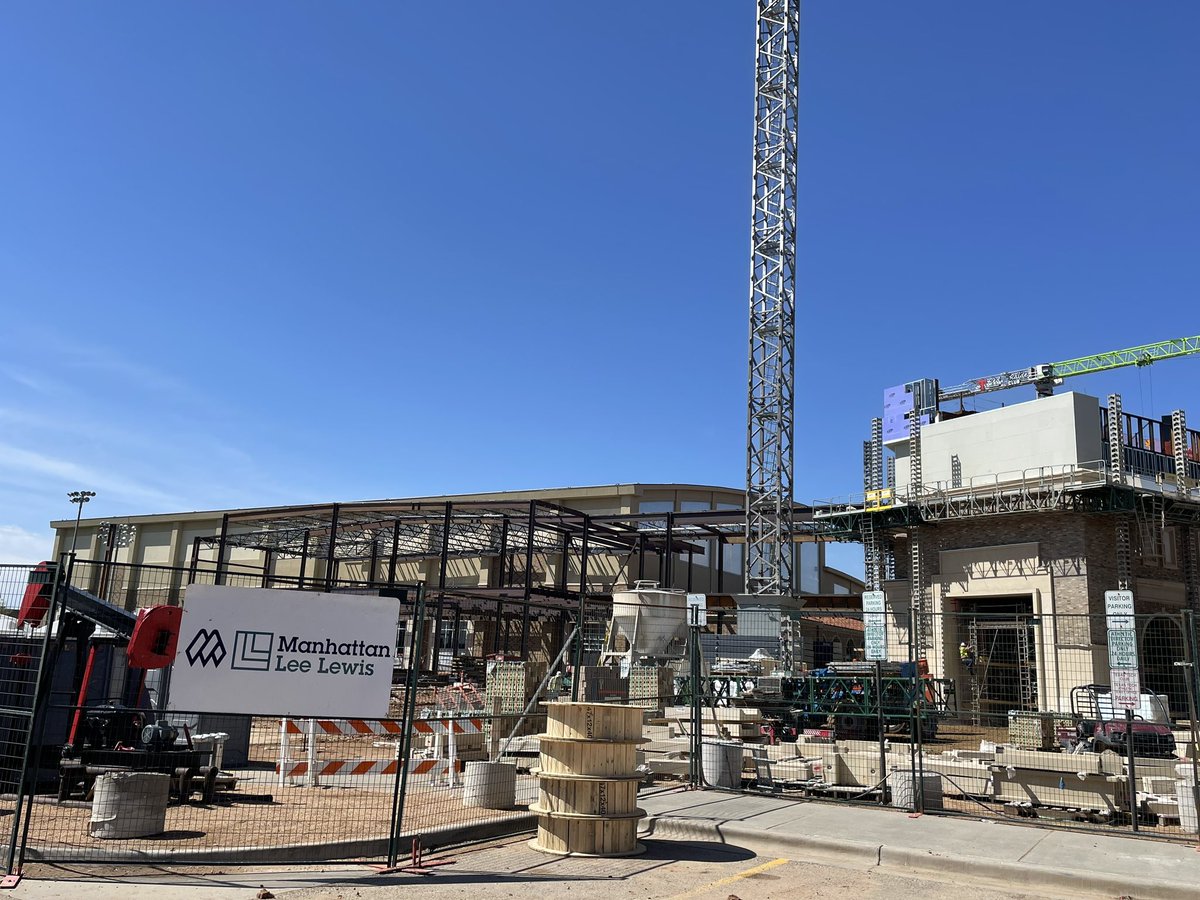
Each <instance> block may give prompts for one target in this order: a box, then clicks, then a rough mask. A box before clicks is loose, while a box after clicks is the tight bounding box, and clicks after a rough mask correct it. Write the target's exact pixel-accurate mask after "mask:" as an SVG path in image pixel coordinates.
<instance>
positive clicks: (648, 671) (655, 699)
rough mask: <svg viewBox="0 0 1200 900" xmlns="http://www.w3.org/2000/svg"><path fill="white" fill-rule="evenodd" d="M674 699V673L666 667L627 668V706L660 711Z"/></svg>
mask: <svg viewBox="0 0 1200 900" xmlns="http://www.w3.org/2000/svg"><path fill="white" fill-rule="evenodd" d="M674 699H675V673H674V672H673V671H672V670H671V669H670V668H668V667H667V666H631V667H630V668H629V704H630V705H631V706H640V707H643V708H644V709H662V708H663V707H664V706H669V705H671V703H672V701H673V700H674Z"/></svg>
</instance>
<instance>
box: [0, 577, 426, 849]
mask: <svg viewBox="0 0 1200 900" xmlns="http://www.w3.org/2000/svg"><path fill="white" fill-rule="evenodd" d="M63 565H64V567H65V566H69V562H67V561H64V564H63ZM64 572H65V574H64V580H65V581H68V582H70V583H71V584H73V585H75V586H76V587H80V586H81V584H92V585H93V586H95V587H97V589H98V587H99V585H98V584H93V582H92V580H90V579H89V578H88V576H87V573H86V567H85V571H84V573H82V575H81V573H80V572H79V571H78V570H76V571H74V572H71V571H69V569H66V568H64ZM5 574H7V573H5ZM28 574H29V573H27V572H24V573H16V574H15V575H13V576H12V577H11V578H10V579H9V580H13V581H16V580H19V579H26V580H27V579H28ZM160 574H161V575H163V576H164V577H163V578H162V579H161V583H166V582H167V581H169V579H170V578H171V577H173V576H174V575H175V574H177V573H176V572H174V571H172V570H163V571H162V572H161V573H160V572H158V571H155V570H151V571H144V572H138V573H137V577H136V579H135V581H136V583H137V584H139V585H141V586H142V588H141V589H139V591H138V592H137V594H135V595H133V596H131V595H129V593H128V592H127V591H126V590H125V589H121V590H118V591H117V593H116V594H112V595H111V599H112V601H114V602H113V606H114V607H115V606H117V605H118V603H126V602H127V603H128V604H129V605H130V606H135V605H136V604H137V603H138V602H141V601H147V602H149V603H156V602H160V601H162V600H163V599H164V596H163V595H162V594H161V593H160V592H158V591H157V590H151V589H147V587H148V586H153V585H154V584H156V577H157V576H159V575H160ZM114 584H119V581H110V582H109V585H114ZM4 585H5V587H4V588H3V589H4V590H5V594H6V596H5V600H6V602H7V600H8V597H7V594H8V593H10V592H11V591H12V590H16V589H17V588H9V587H8V586H7V582H4ZM18 586H19V587H20V588H21V589H22V590H23V589H24V587H23V585H18ZM84 589H85V590H86V588H84ZM111 590H115V589H114V588H110V591H111ZM411 594H412V599H408V600H402V601H401V617H402V618H403V617H405V616H407V617H408V618H409V619H413V618H416V619H419V618H420V616H421V612H420V605H421V604H420V601H419V599H418V598H419V589H417V588H416V586H412V590H411ZM63 596H64V597H66V596H67V595H66V593H65V592H64V594H63ZM93 596H94V595H93ZM68 599H70V603H66V605H65V607H64V606H63V604H58V605H57V606H55V607H52V608H51V610H50V613H49V615H48V616H47V618H46V622H45V626H46V627H48V628H49V630H50V633H51V635H52V637H51V640H50V641H49V644H48V653H47V666H46V670H47V671H46V676H45V677H44V679H43V683H42V691H43V695H44V697H45V714H44V716H41V717H40V720H39V726H40V723H41V721H44V723H45V727H44V728H42V727H38V728H35V729H34V730H33V731H32V732H29V731H28V729H23V731H24V733H27V734H32V736H33V740H34V744H35V748H34V751H33V756H34V757H35V758H36V759H37V760H40V765H38V764H34V765H31V766H30V767H29V768H28V772H29V775H28V777H27V779H26V783H27V786H28V788H29V791H28V794H29V803H28V817H27V829H28V841H27V846H26V847H25V851H26V852H25V854H24V858H26V859H34V860H55V861H91V862H105V863H123V862H147V861H156V862H162V863H170V862H175V863H201V864H208V863H218V862H221V863H234V862H237V863H258V862H274V861H281V860H288V861H295V862H303V861H311V862H318V861H324V860H330V859H347V858H368V859H369V858H375V859H379V860H381V861H387V860H393V859H395V857H396V854H397V852H398V851H397V846H398V845H397V836H398V833H399V822H400V819H401V815H402V810H403V792H402V790H401V787H402V784H403V781H404V779H405V778H406V777H407V776H408V774H409V773H408V771H407V770H406V769H407V767H406V766H402V765H399V764H398V763H399V761H400V760H403V759H407V758H408V756H409V754H410V752H411V749H412V747H413V746H415V744H416V742H417V741H418V740H421V739H422V737H423V734H424V731H426V730H428V729H418V728H417V727H415V726H414V725H413V723H412V716H413V709H414V702H415V699H416V683H417V681H418V677H417V674H418V673H415V672H412V671H411V670H408V669H404V668H400V667H397V669H396V670H395V671H394V673H393V687H392V691H391V699H390V704H389V713H388V715H389V718H386V719H381V720H378V721H377V722H374V723H373V724H371V725H370V726H364V727H360V728H357V730H356V729H355V728H354V727H347V729H346V730H343V731H340V732H336V733H325V732H322V733H321V735H320V738H319V739H315V740H313V739H308V738H309V737H310V736H309V735H308V734H307V733H306V732H305V729H306V728H307V729H311V728H319V727H320V724H321V723H320V722H319V721H317V722H313V721H310V720H299V721H298V722H297V721H294V720H290V719H282V718H280V717H274V716H260V715H253V716H252V715H239V714H222V713H213V712H188V711H186V710H182V711H181V710H175V709H172V710H170V711H169V712H167V713H165V714H163V713H162V712H161V711H160V708H161V703H160V697H161V696H162V694H163V692H164V691H165V690H166V683H165V682H166V679H164V677H163V672H164V670H152V669H151V670H143V669H136V668H131V666H130V665H129V662H128V657H127V655H126V653H125V645H126V643H127V641H128V634H125V633H122V631H121V630H120V629H118V631H117V632H112V633H110V631H109V630H107V629H105V628H103V627H98V626H97V625H96V624H95V622H94V621H89V619H88V615H89V614H90V613H93V612H94V613H97V614H98V615H99V617H100V618H102V619H103V618H104V617H105V616H113V619H112V621H113V622H115V623H117V625H118V626H119V625H120V624H121V622H123V621H124V620H122V619H120V617H119V616H117V615H115V614H114V613H112V612H111V608H106V607H104V606H103V605H99V606H97V605H93V606H87V605H86V604H87V602H90V601H87V598H86V597H82V599H81V595H78V594H74V595H70V597H69V598H68ZM166 599H169V598H166ZM328 602H330V603H336V602H337V598H336V597H330V598H329V601H328ZM72 603H73V604H76V605H75V606H74V607H72V606H71V604H72ZM81 604H83V605H81ZM125 615H128V614H125ZM46 627H43V629H42V631H43V632H44V631H45V630H46ZM418 635H419V632H411V633H410V634H409V635H408V641H407V643H405V642H401V643H400V644H399V645H398V646H397V659H398V660H400V659H405V658H415V659H419V658H420V648H419V639H418ZM26 641H28V639H26ZM414 641H416V642H417V643H418V647H417V649H416V651H415V652H414V649H413V646H412V644H413V642H414ZM181 652H182V648H181ZM15 655H16V653H12V654H9V657H8V659H7V660H2V659H0V663H3V662H7V663H8V665H7V666H6V667H0V671H13V672H17V673H20V672H22V671H24V669H22V668H19V667H14V665H13V664H12V657H13V656H15ZM36 661H37V657H36V655H35V656H34V659H33V662H34V665H33V666H32V668H33V669H35V670H36ZM27 681H28V679H27ZM3 685H4V682H0V690H2V688H3ZM23 689H24V691H25V694H26V695H28V696H32V694H33V688H32V682H29V683H27V684H25V685H23ZM0 699H2V698H0ZM22 703H23V704H24V706H25V707H28V706H29V703H30V701H29V700H28V699H26V700H23V701H22ZM160 721H162V722H165V727H164V726H162V725H160V724H159V723H160ZM18 724H20V723H18ZM357 724H358V725H362V723H357ZM297 729H299V730H300V732H301V733H299V734H297ZM7 743H10V744H12V752H11V753H8V755H10V756H15V754H16V744H17V743H18V742H17V740H16V739H15V738H14V739H13V740H12V741H9V742H7ZM5 750H6V752H7V751H8V747H7V745H6V747H5ZM348 761H349V762H348ZM6 765H12V764H10V763H8V762H7V761H6ZM9 795H10V796H11V791H10V794H9ZM10 868H11V866H10Z"/></svg>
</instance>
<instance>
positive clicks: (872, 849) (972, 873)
mask: <svg viewBox="0 0 1200 900" xmlns="http://www.w3.org/2000/svg"><path fill="white" fill-rule="evenodd" d="M643 835H644V836H646V837H658V838H662V839H665V840H674V841H716V842H718V843H722V844H734V845H737V846H739V847H744V848H746V849H747V850H753V851H754V852H755V853H757V854H759V855H766V854H770V855H774V856H781V857H787V858H789V859H795V860H798V861H801V862H803V861H808V860H812V859H817V860H828V861H831V862H838V863H841V864H842V865H846V864H855V865H859V866H880V867H887V868H889V869H898V870H904V871H906V872H911V873H913V874H914V875H926V874H928V875H938V876H940V877H941V878H945V877H946V875H947V874H948V873H950V872H952V873H953V875H954V878H955V880H958V881H971V882H977V881H978V882H983V883H986V884H988V885H992V886H1003V887H1007V888H1009V889H1014V888H1015V889H1026V890H1029V891H1031V892H1032V893H1037V891H1038V890H1039V889H1045V888H1053V889H1055V890H1056V891H1061V892H1062V893H1063V894H1078V893H1079V892H1080V891H1088V892H1090V893H1094V894H1105V895H1108V896H1110V897H1123V896H1129V897H1136V898H1137V900H1180V898H1184V897H1200V885H1197V884H1195V883H1183V882H1176V881H1164V880H1161V879H1159V880H1155V879H1153V878H1151V877H1149V875H1150V869H1149V867H1147V871H1146V874H1145V875H1144V876H1141V877H1136V878H1135V877H1128V876H1120V875H1112V874H1107V873H1103V872H1093V871H1083V870H1078V869H1052V868H1049V867H1047V866H1040V865H1033V864H1030V863H1022V862H1009V861H1005V860H995V859H981V858H979V857H974V856H962V855H954V856H949V855H940V854H937V853H934V852H933V851H930V850H914V849H911V848H907V847H889V846H886V845H883V844H872V843H866V842H863V841H853V840H834V839H831V838H828V837H817V836H814V835H806V834H780V833H777V832H772V831H766V830H764V829H761V828H749V827H747V826H745V825H738V824H735V823H727V822H725V823H722V822H712V821H706V820H702V819H687V818H676V817H674V816H662V817H660V816H651V817H649V818H647V820H646V821H645V822H644V823H643Z"/></svg>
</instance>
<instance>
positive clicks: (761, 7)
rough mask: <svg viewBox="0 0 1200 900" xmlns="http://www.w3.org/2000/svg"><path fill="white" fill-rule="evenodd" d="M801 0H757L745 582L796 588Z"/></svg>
mask: <svg viewBox="0 0 1200 900" xmlns="http://www.w3.org/2000/svg"><path fill="white" fill-rule="evenodd" d="M799 51H800V0H758V20H757V54H756V59H755V71H754V199H753V206H752V212H751V227H750V353H749V388H748V404H747V407H748V408H747V417H746V566H745V573H746V591H747V593H751V594H785V595H791V594H794V593H795V591H794V589H793V565H792V558H793V545H792V523H793V521H794V514H793V501H792V471H793V454H792V418H793V397H794V394H795V363H794V359H793V351H794V347H795V330H796V319H795V312H796V304H795V300H796V298H795V285H796V104H797V93H798V86H799V64H800V52H799Z"/></svg>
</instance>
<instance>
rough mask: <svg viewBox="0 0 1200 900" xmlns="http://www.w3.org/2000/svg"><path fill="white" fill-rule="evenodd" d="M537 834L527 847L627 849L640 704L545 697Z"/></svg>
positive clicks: (631, 850) (635, 847) (634, 847)
mask: <svg viewBox="0 0 1200 900" xmlns="http://www.w3.org/2000/svg"><path fill="white" fill-rule="evenodd" d="M539 740H540V744H541V760H540V764H539V768H538V772H537V775H538V788H539V790H538V802H537V804H536V805H534V806H531V807H530V808H529V809H530V812H534V813H537V816H538V835H537V837H536V838H535V839H534V840H532V841H530V846H531V847H533V848H534V849H535V850H540V851H542V852H544V853H554V854H557V855H560V856H632V855H634V854H637V853H642V852H644V851H645V849H646V848H645V847H644V846H642V845H641V844H639V843H638V841H637V823H638V820H639V819H641V818H642V817H643V816H645V814H646V813H645V811H644V810H641V809H638V806H637V791H638V783H639V782H640V781H641V778H642V777H641V775H640V774H638V773H637V772H636V771H635V766H636V763H637V745H638V744H641V743H644V740H643V738H642V708H641V707H638V706H623V705H620V704H615V703H547V704H546V733H545V734H542V735H539Z"/></svg>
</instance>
